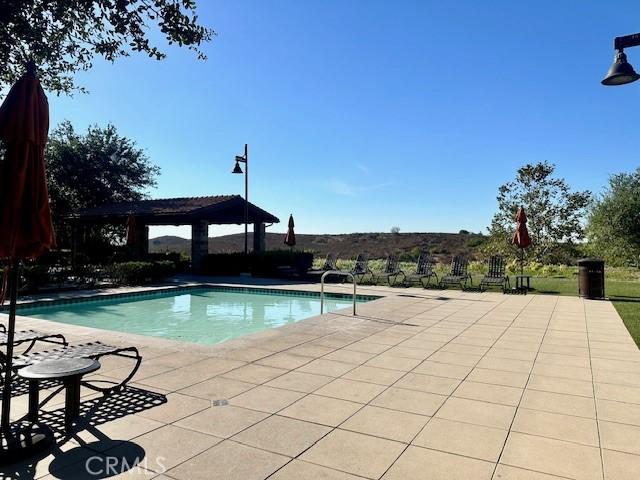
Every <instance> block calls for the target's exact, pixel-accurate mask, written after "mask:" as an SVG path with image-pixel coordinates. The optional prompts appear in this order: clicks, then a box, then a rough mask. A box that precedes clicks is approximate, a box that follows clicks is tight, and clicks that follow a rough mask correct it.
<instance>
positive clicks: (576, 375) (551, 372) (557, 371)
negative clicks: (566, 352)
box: [531, 362, 593, 382]
mask: <svg viewBox="0 0 640 480" xmlns="http://www.w3.org/2000/svg"><path fill="white" fill-rule="evenodd" d="M531 373H532V374H533V375H544V376H547V377H558V378H567V379H569V380H582V381H585V382H591V381H592V380H593V377H592V375H591V369H590V368H583V367H569V366H563V365H549V364H547V363H537V362H536V364H535V366H534V367H533V370H532V371H531Z"/></svg>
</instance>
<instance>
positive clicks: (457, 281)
mask: <svg viewBox="0 0 640 480" xmlns="http://www.w3.org/2000/svg"><path fill="white" fill-rule="evenodd" d="M468 267H469V260H468V259H467V258H466V257H463V256H460V255H456V256H455V257H453V259H452V260H451V271H450V272H449V273H448V274H447V275H445V276H443V277H442V278H441V279H440V283H439V285H440V286H441V287H444V286H446V285H460V288H462V289H463V290H464V289H465V287H466V286H467V281H470V282H471V284H472V285H473V279H472V278H471V275H469V273H467V269H468Z"/></svg>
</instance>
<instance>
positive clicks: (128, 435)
mask: <svg viewBox="0 0 640 480" xmlns="http://www.w3.org/2000/svg"><path fill="white" fill-rule="evenodd" d="M163 425H164V424H163V423H161V422H157V421H155V420H150V419H148V418H143V417H140V416H138V415H127V416H124V417H120V418H118V419H116V420H112V421H110V422H106V423H103V424H102V425H98V426H95V427H92V428H83V429H81V430H79V431H77V432H76V434H75V437H76V439H80V441H83V442H86V443H94V442H96V441H97V440H104V438H105V437H107V438H109V439H110V440H112V441H118V440H131V439H132V438H135V437H137V436H139V435H143V434H145V433H147V432H150V431H152V430H155V429H157V428H160V427H162V426H163ZM102 446H103V445H102V444H100V445H96V448H102ZM110 446H112V445H108V444H106V443H105V448H109V447H110Z"/></svg>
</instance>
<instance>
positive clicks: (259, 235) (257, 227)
mask: <svg viewBox="0 0 640 480" xmlns="http://www.w3.org/2000/svg"><path fill="white" fill-rule="evenodd" d="M265 231H266V228H265V225H264V223H254V224H253V251H254V252H264V251H265V236H266V234H265Z"/></svg>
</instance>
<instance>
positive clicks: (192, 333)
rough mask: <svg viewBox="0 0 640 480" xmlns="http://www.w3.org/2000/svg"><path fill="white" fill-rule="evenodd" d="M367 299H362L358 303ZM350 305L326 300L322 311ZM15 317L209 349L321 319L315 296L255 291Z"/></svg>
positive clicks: (208, 292)
mask: <svg viewBox="0 0 640 480" xmlns="http://www.w3.org/2000/svg"><path fill="white" fill-rule="evenodd" d="M368 300H371V298H370V297H369V298H367V297H360V298H358V301H359V302H363V301H368ZM351 302H352V300H351V299H350V298H348V297H342V296H330V295H328V296H325V312H332V311H335V310H337V309H340V308H345V307H349V306H350V305H351ZM18 314H19V315H24V316H28V317H34V318H41V319H45V320H52V321H54V322H61V323H68V324H72V325H82V326H86V327H94V328H102V329H106V330H116V331H119V332H128V333H136V334H140V335H150V336H154V337H163V338H168V339H173V340H183V341H188V342H195V343H202V344H213V343H220V342H224V341H225V340H230V339H232V338H237V337H240V336H242V335H246V334H249V333H255V332H259V331H262V330H266V329H269V328H275V327H279V326H281V325H286V324H288V323H293V322H297V321H299V320H302V319H304V318H309V317H312V316H314V315H319V314H320V297H319V295H313V294H312V295H310V294H308V293H307V294H304V295H303V294H300V293H298V292H278V293H275V292H273V291H271V292H264V291H260V290H258V289H254V290H248V289H238V290H231V289H224V290H222V289H215V288H214V289H197V290H182V291H180V292H163V293H155V294H149V295H145V296H138V297H133V298H131V297H129V298H111V299H102V300H90V301H82V302H78V303H68V304H55V305H50V306H38V307H28V306H25V307H22V308H20V309H19V311H18Z"/></svg>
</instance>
